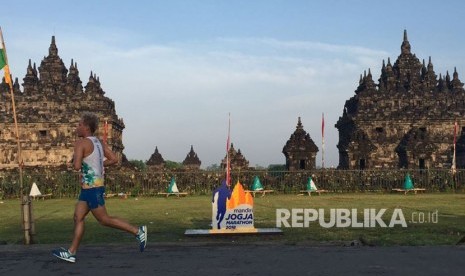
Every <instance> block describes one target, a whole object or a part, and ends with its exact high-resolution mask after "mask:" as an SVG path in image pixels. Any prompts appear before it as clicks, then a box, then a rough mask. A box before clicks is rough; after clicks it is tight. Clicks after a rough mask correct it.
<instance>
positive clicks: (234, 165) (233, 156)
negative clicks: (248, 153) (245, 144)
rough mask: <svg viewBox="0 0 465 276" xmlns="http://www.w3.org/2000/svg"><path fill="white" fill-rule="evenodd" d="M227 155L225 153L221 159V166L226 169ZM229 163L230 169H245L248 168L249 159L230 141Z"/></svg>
mask: <svg viewBox="0 0 465 276" xmlns="http://www.w3.org/2000/svg"><path fill="white" fill-rule="evenodd" d="M227 158H228V155H226V156H225V157H224V158H223V160H222V161H221V168H222V169H224V170H225V169H226V166H227V165H226V161H227ZM229 164H230V169H231V170H247V169H248V168H249V161H247V159H245V157H244V155H242V153H241V150H240V149H238V150H237V151H236V149H235V148H234V145H233V143H231V147H230V148H229Z"/></svg>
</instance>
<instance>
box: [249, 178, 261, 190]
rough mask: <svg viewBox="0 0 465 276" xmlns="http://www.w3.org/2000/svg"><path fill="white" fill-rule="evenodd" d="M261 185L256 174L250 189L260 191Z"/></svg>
mask: <svg viewBox="0 0 465 276" xmlns="http://www.w3.org/2000/svg"><path fill="white" fill-rule="evenodd" d="M262 190H263V186H262V183H261V182H260V178H258V176H255V178H254V180H253V184H252V191H262Z"/></svg>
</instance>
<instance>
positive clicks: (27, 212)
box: [0, 27, 35, 244]
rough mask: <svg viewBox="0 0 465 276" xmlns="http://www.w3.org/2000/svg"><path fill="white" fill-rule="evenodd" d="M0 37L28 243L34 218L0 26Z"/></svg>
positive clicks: (26, 242)
mask: <svg viewBox="0 0 465 276" xmlns="http://www.w3.org/2000/svg"><path fill="white" fill-rule="evenodd" d="M0 39H1V41H2V48H3V52H4V58H5V62H6V65H5V67H4V71H5V81H6V82H7V83H8V87H9V89H10V95H11V104H12V108H13V121H14V124H15V134H16V146H17V148H18V156H17V158H18V168H19V194H20V198H21V205H22V209H21V212H22V213H21V214H22V226H23V229H24V243H25V244H30V243H31V242H32V237H31V235H32V234H34V232H35V230H34V226H33V225H34V222H33V221H34V219H33V218H32V206H31V200H30V198H29V196H27V195H26V196H24V187H23V165H24V163H23V159H22V155H21V142H20V140H19V128H18V119H17V116H16V103H15V95H14V91H13V84H12V81H11V77H10V69H9V65H8V57H7V53H6V47H5V40H4V39H3V32H2V28H1V27H0Z"/></svg>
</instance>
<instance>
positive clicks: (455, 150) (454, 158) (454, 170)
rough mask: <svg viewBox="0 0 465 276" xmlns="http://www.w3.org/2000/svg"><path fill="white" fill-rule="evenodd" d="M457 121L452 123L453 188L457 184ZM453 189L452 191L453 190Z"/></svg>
mask: <svg viewBox="0 0 465 276" xmlns="http://www.w3.org/2000/svg"><path fill="white" fill-rule="evenodd" d="M457 127H458V125H457V120H455V122H454V153H453V156H452V177H453V179H454V186H455V187H457V183H456V172H457V156H456V154H457V147H456V144H457ZM455 187H454V189H455Z"/></svg>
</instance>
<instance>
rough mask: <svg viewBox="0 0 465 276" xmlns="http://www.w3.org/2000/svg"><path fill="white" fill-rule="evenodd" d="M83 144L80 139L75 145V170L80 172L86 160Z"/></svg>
mask: <svg viewBox="0 0 465 276" xmlns="http://www.w3.org/2000/svg"><path fill="white" fill-rule="evenodd" d="M83 142H84V141H83V140H82V139H80V140H77V141H76V142H75V143H74V155H73V168H74V170H76V171H80V170H81V167H82V159H83V158H84V143H83Z"/></svg>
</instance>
